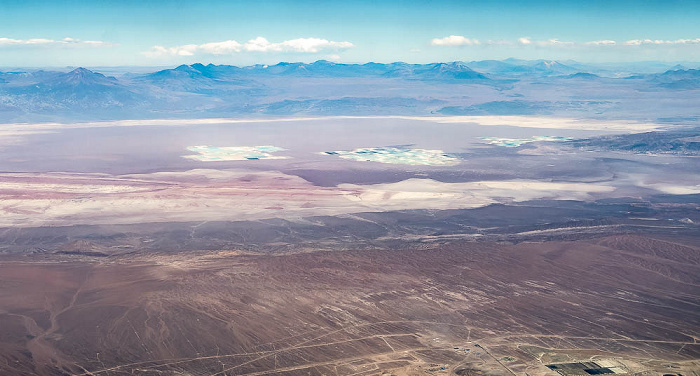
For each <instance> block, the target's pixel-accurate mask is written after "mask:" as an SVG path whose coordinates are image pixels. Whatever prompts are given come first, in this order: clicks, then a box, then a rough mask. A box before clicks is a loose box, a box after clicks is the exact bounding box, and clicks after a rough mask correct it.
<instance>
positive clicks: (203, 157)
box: [185, 145, 288, 162]
mask: <svg viewBox="0 0 700 376" xmlns="http://www.w3.org/2000/svg"><path fill="white" fill-rule="evenodd" d="M187 150H189V151H192V152H195V153H197V154H194V155H186V156H185V158H189V159H194V160H198V161H203V162H215V161H245V160H258V159H287V158H288V157H285V156H280V155H273V154H272V153H275V152H278V151H282V150H285V149H282V148H280V147H277V146H272V145H263V146H208V145H197V146H188V147H187Z"/></svg>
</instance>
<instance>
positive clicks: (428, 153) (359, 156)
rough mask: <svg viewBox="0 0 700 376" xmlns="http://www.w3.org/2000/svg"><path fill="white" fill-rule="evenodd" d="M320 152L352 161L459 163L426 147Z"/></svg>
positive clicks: (452, 157)
mask: <svg viewBox="0 0 700 376" xmlns="http://www.w3.org/2000/svg"><path fill="white" fill-rule="evenodd" d="M321 154H324V155H337V156H339V157H340V158H344V159H350V160H353V161H367V162H379V163H394V164H409V165H427V166H452V165H456V164H458V163H459V159H458V158H457V157H455V156H452V155H449V154H445V152H443V151H442V150H428V149H402V148H393V147H384V148H359V149H355V150H352V151H326V152H323V153H321Z"/></svg>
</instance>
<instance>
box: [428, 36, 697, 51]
mask: <svg viewBox="0 0 700 376" xmlns="http://www.w3.org/2000/svg"><path fill="white" fill-rule="evenodd" d="M431 44H432V45H433V46H465V45H483V46H521V47H557V48H567V47H612V46H663V45H668V46H671V45H697V44H700V38H695V39H676V40H653V39H633V40H628V41H626V42H619V41H614V40H611V39H601V40H593V41H588V42H571V41H564V40H559V39H556V38H552V39H546V40H535V39H532V38H530V37H520V38H518V39H517V40H515V41H512V40H488V41H486V42H484V43H483V44H482V43H481V42H479V41H478V40H476V39H469V38H466V37H464V36H461V35H450V36H449V37H444V38H435V39H433V40H432V41H431Z"/></svg>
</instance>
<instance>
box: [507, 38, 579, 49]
mask: <svg viewBox="0 0 700 376" xmlns="http://www.w3.org/2000/svg"><path fill="white" fill-rule="evenodd" d="M518 43H519V44H521V45H523V46H539V47H549V46H557V47H566V46H573V45H574V44H575V43H574V42H566V41H561V40H559V39H547V40H532V39H531V38H530V37H522V38H518Z"/></svg>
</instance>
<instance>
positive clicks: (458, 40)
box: [430, 35, 480, 46]
mask: <svg viewBox="0 0 700 376" xmlns="http://www.w3.org/2000/svg"><path fill="white" fill-rule="evenodd" d="M430 44H432V45H433V46H471V45H475V44H480V42H479V41H478V40H476V39H469V38H467V37H464V36H462V35H450V36H449V37H444V38H435V39H433V40H432V42H431V43H430Z"/></svg>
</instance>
